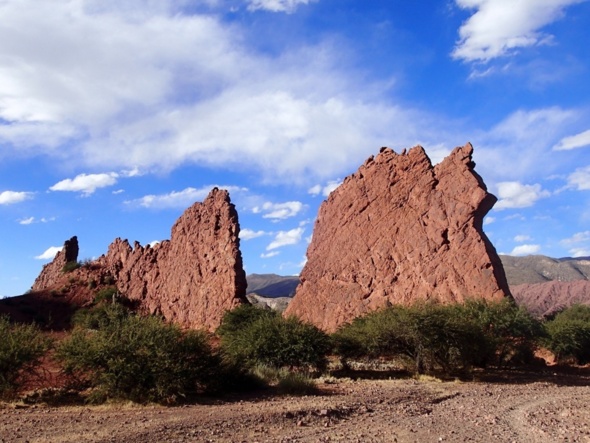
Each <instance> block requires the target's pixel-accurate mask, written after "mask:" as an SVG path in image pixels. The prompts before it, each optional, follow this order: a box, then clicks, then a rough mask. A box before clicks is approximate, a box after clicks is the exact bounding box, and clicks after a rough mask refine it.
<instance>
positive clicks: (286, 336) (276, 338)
mask: <svg viewBox="0 0 590 443" xmlns="http://www.w3.org/2000/svg"><path fill="white" fill-rule="evenodd" d="M217 333H218V334H219V336H220V337H221V346H222V350H223V351H224V352H225V354H226V355H227V356H229V358H231V359H232V360H234V361H237V362H240V363H241V364H244V365H246V366H247V367H254V366H256V365H259V364H263V365H268V366H272V367H276V368H280V367H284V366H288V367H300V368H318V369H322V368H324V367H325V365H326V354H327V353H328V352H329V350H330V347H331V345H330V339H329V337H328V335H327V334H325V333H324V332H322V331H320V330H319V329H318V328H316V327H315V326H313V325H310V324H306V323H303V322H302V321H301V320H299V319H297V318H294V317H291V318H287V319H285V318H283V317H281V316H280V315H279V314H277V313H276V312H274V311H269V310H261V309H258V308H254V307H252V306H240V307H238V308H236V309H235V310H233V311H230V312H228V313H226V315H225V316H224V318H223V321H222V323H221V326H220V327H219V329H218V331H217Z"/></svg>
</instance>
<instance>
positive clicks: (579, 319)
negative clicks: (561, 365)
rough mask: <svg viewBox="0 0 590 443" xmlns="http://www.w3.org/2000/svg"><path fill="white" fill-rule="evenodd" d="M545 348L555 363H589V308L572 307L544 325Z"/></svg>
mask: <svg viewBox="0 0 590 443" xmlns="http://www.w3.org/2000/svg"><path fill="white" fill-rule="evenodd" d="M546 328H547V333H548V339H547V341H546V344H547V347H548V348H549V350H550V351H551V352H553V353H554V354H555V357H556V359H557V361H559V362H564V361H567V360H573V361H574V362H575V363H578V364H586V363H588V362H590V307H589V306H584V305H574V306H571V307H570V308H568V309H566V310H564V311H562V312H560V313H559V314H557V315H556V316H555V318H554V319H553V320H551V321H549V322H547V324H546Z"/></svg>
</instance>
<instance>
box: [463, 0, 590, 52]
mask: <svg viewBox="0 0 590 443" xmlns="http://www.w3.org/2000/svg"><path fill="white" fill-rule="evenodd" d="M583 1H585V0H455V3H456V4H457V6H459V7H460V8H462V9H470V10H473V9H474V10H475V12H474V13H473V15H472V16H471V17H470V18H469V19H468V20H467V21H466V22H465V23H463V24H462V25H461V28H460V29H459V37H460V38H459V41H458V42H457V45H456V47H455V49H454V50H453V53H452V55H453V58H455V59H461V60H465V61H484V62H486V61H489V60H491V59H494V58H496V57H501V56H504V55H510V54H512V53H514V52H515V51H516V50H518V49H519V48H526V47H529V46H536V45H543V44H547V43H549V42H550V41H551V39H552V36H551V35H550V34H545V33H542V32H540V30H541V29H542V28H543V27H545V26H546V25H548V24H550V23H553V22H555V21H557V20H559V19H560V18H562V17H563V16H564V14H565V13H564V10H565V8H566V7H568V6H570V5H573V4H576V3H582V2H583Z"/></svg>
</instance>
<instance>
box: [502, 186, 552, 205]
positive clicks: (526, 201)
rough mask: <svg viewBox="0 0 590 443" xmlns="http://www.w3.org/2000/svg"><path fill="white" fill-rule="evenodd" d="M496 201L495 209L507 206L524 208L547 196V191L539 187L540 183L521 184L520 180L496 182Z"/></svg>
mask: <svg viewBox="0 0 590 443" xmlns="http://www.w3.org/2000/svg"><path fill="white" fill-rule="evenodd" d="M497 188H498V197H499V200H498V203H497V204H496V206H494V209H496V210H502V209H509V208H526V207H529V206H533V205H534V204H535V202H536V201H537V200H539V199H541V198H545V197H548V196H549V195H550V193H549V191H545V190H543V189H541V185H539V184H534V185H523V184H522V183H520V182H502V183H498V185H497Z"/></svg>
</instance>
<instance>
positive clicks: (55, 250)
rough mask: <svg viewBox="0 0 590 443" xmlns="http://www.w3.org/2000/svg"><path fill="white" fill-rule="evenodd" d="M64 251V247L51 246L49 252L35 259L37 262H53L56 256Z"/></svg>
mask: <svg viewBox="0 0 590 443" xmlns="http://www.w3.org/2000/svg"><path fill="white" fill-rule="evenodd" d="M62 249H63V246H51V247H49V248H47V250H46V251H45V252H44V253H43V254H40V255H37V256H36V257H35V258H36V259H37V260H53V258H54V257H55V254H57V253H58V252H59V251H61V250H62Z"/></svg>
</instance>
